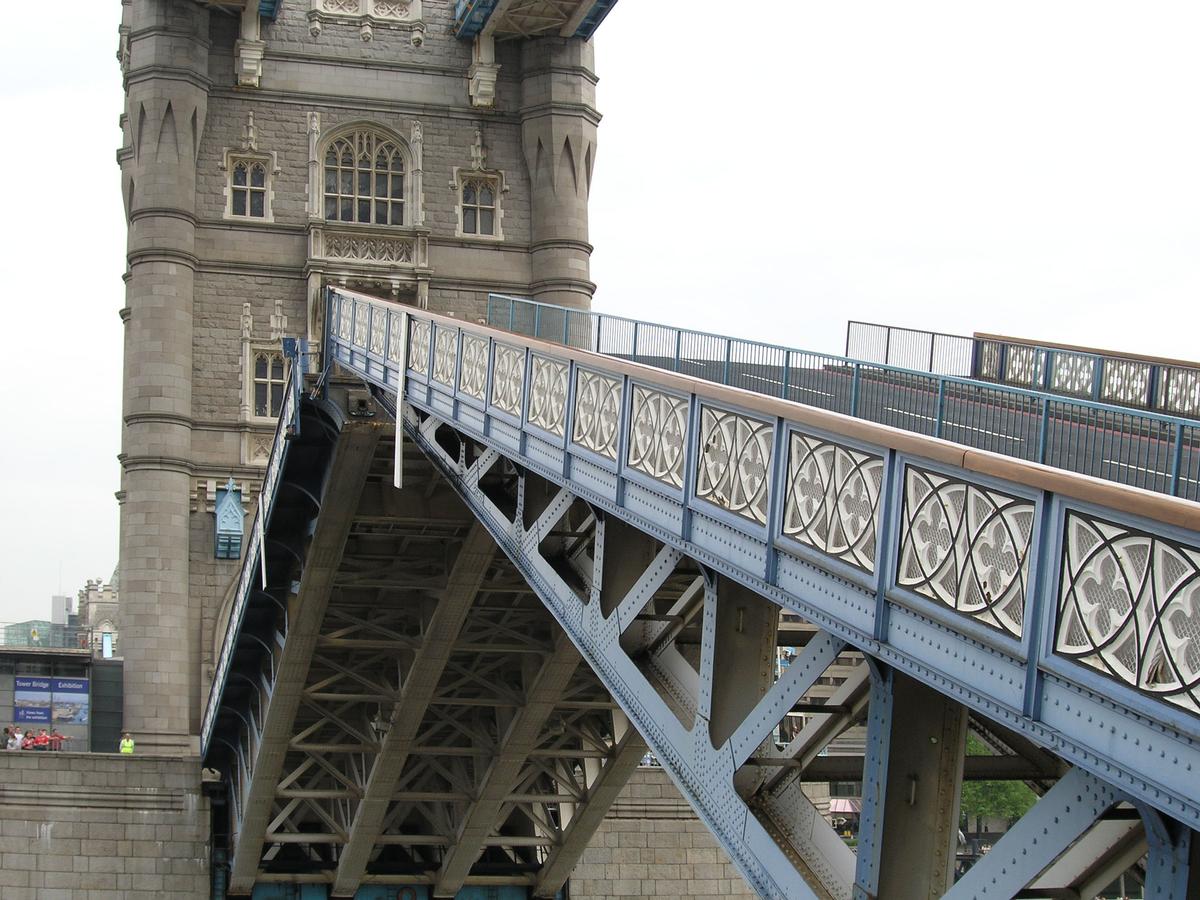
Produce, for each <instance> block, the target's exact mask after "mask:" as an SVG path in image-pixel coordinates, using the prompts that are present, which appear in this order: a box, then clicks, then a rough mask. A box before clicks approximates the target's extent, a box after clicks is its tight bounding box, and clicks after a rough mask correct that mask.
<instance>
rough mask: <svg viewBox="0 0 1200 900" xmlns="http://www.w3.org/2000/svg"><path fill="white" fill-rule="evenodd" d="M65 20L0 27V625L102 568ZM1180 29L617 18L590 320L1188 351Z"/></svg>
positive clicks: (109, 253) (96, 266)
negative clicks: (990, 334) (916, 333)
mask: <svg viewBox="0 0 1200 900" xmlns="http://www.w3.org/2000/svg"><path fill="white" fill-rule="evenodd" d="M289 2H295V0H289ZM439 2H440V0H439ZM55 10H56V11H55V16H54V28H53V29H52V33H50V32H48V33H47V34H46V35H44V36H43V35H41V34H40V33H39V34H34V33H33V32H30V31H29V30H28V29H17V28H10V29H6V30H4V32H3V34H2V35H0V48H2V50H3V52H2V54H0V104H2V107H0V112H2V113H3V117H4V121H5V122H6V123H7V126H8V127H7V128H6V133H7V134H8V135H9V137H8V139H7V140H6V141H4V142H2V143H0V154H2V157H0V159H2V162H3V171H4V172H5V173H6V178H5V185H6V190H5V193H4V199H5V201H6V203H5V206H6V212H7V214H6V215H5V217H4V225H3V226H2V227H3V229H4V232H5V234H4V241H3V244H2V246H3V251H2V252H0V275H2V278H3V284H4V286H5V290H6V294H7V299H6V302H5V303H4V311H5V327H4V334H5V336H6V337H7V340H6V342H5V347H6V349H7V351H8V353H9V356H10V363H9V366H8V371H9V386H8V390H7V392H6V394H7V414H6V415H5V418H4V421H5V425H4V426H3V428H4V434H3V440H0V478H2V479H3V484H2V485H0V498H2V500H0V510H2V511H3V515H0V621H20V620H22V619H26V618H32V617H35V616H43V617H44V616H46V615H48V612H49V597H50V595H51V594H54V593H57V592H58V591H59V590H60V588H61V589H62V590H63V591H65V592H67V593H70V594H74V593H75V591H76V590H77V589H78V588H79V587H80V586H82V584H83V582H84V580H85V579H87V578H90V577H97V576H100V577H104V578H105V579H107V578H108V576H109V575H110V573H111V572H112V570H113V568H114V566H115V565H116V559H117V538H116V530H117V506H116V502H115V500H114V498H113V493H114V492H115V491H116V489H117V486H118V478H119V472H118V467H117V463H116V453H117V449H118V440H119V417H120V366H121V353H122V350H121V325H120V321H119V319H118V318H117V310H119V309H120V308H121V306H122V305H123V293H124V291H123V285H122V282H121V274H122V272H123V271H124V245H125V225H124V220H123V217H122V215H121V206H120V194H119V186H118V177H117V167H116V163H115V161H114V154H115V152H116V149H117V146H118V144H119V143H120V133H119V131H118V129H117V116H118V115H119V113H120V111H121V103H122V99H121V85H120V74H119V71H118V68H117V64H116V61H115V59H114V52H115V50H116V44H117V22H118V19H119V12H120V4H119V3H118V2H117V0H65V2H62V3H59V4H57V5H56V7H55ZM1197 34H1200V4H1196V3H1194V2H1179V3H1170V2H1155V3H1152V4H1147V3H1139V4H1133V3H1128V2H1121V3H1105V2H1095V0H1092V2H1055V0H1040V2H1009V3H1004V4H1000V3H986V4H985V3H980V2H963V0H946V2H927V0H906V2H904V3H896V2H894V0H892V2H867V0H861V2H857V3H824V2H821V3H818V2H807V0H803V2H802V0H793V2H788V3H744V4H731V3H729V2H717V0H690V2H686V3H681V2H666V0H646V2H636V0H621V2H620V3H618V4H617V6H616V8H615V9H614V11H613V12H612V13H611V14H610V15H609V17H608V18H607V19H606V20H605V22H604V24H603V26H602V27H601V31H600V34H599V36H598V38H597V48H596V57H597V69H598V73H599V75H600V78H601V84H600V88H599V106H600V108H601V111H602V112H603V113H604V122H603V124H602V125H601V130H600V153H599V156H598V160H597V164H596V175H595V180H594V183H593V190H592V200H591V220H592V242H593V243H594V244H595V245H596V252H595V254H594V256H593V266H592V276H593V278H594V279H595V280H596V282H597V283H598V284H599V290H598V292H597V294H596V307H597V308H598V309H600V310H603V311H606V312H614V313H620V314H624V315H631V316H637V317H640V318H643V319H650V320H656V321H664V322H669V323H675V324H686V325H689V326H692V327H695V328H700V329H704V330H708V331H715V332H724V333H734V334H736V335H739V336H743V337H752V338H759V339H763V340H771V341H774V342H777V343H786V344H789V345H792V346H795V347H800V348H806V349H815V350H823V351H837V350H839V349H840V348H841V347H842V345H843V341H844V339H845V328H846V320H847V319H848V318H856V319H863V320H867V321H879V322H887V323H892V324H903V325H909V326H913V327H918V328H929V329H937V330H943V331H951V332H967V333H969V332H971V331H976V330H978V331H996V332H1002V333H1009V334H1016V335H1021V336H1025V337H1030V338H1037V339H1042V340H1048V341H1064V342H1070V343H1081V344H1088V345H1093V346H1099V347H1107V348H1112V349H1119V350H1129V351H1140V352H1145V353H1155V354H1159V355H1167V356H1177V357H1184V358H1191V359H1195V358H1197V357H1198V356H1200V350H1198V349H1197V347H1196V341H1197V325H1198V324H1200V312H1198V311H1197V299H1196V298H1197V297H1198V296H1200V252H1198V251H1200V162H1198V161H1200V117H1198V116H1197V115H1196V108H1197V93H1198V86H1200V54H1197V53H1196V52H1195V40H1196V36H1197Z"/></svg>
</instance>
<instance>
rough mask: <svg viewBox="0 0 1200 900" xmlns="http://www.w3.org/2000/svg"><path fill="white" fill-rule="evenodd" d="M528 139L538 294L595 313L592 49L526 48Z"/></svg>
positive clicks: (583, 45)
mask: <svg viewBox="0 0 1200 900" xmlns="http://www.w3.org/2000/svg"><path fill="white" fill-rule="evenodd" d="M521 63H522V77H521V139H522V144H523V147H524V152H525V165H526V167H527V168H528V170H529V182H530V189H531V191H532V197H531V205H532V246H531V254H532V261H531V268H532V275H533V278H532V284H531V290H532V292H533V296H534V298H535V299H537V300H540V301H542V302H545V303H557V304H561V305H563V306H572V307H576V308H584V309H586V308H588V307H590V306H591V303H592V294H593V293H594V292H595V290H596V286H595V284H593V283H592V281H591V279H590V278H589V277H588V275H589V271H588V262H589V259H590V257H591V254H592V245H591V244H589V243H588V219H587V212H588V210H587V205H588V193H589V191H590V189H591V182H592V164H593V162H594V160H595V157H596V126H597V125H598V124H599V122H600V114H599V113H598V112H597V111H596V76H595V75H594V74H593V72H592V45H591V44H590V43H588V42H587V41H584V40H581V39H579V38H568V39H559V38H539V39H538V40H534V41H526V42H525V43H524V45H523V47H522V53H521Z"/></svg>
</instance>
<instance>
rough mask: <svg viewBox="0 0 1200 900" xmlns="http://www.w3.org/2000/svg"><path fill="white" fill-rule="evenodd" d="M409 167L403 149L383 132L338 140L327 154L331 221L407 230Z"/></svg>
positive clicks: (327, 212) (362, 131) (327, 214)
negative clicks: (407, 175) (396, 226)
mask: <svg viewBox="0 0 1200 900" xmlns="http://www.w3.org/2000/svg"><path fill="white" fill-rule="evenodd" d="M405 162H406V160H405V152H404V150H403V148H402V147H401V146H400V144H399V143H398V142H397V141H395V140H392V139H391V138H388V137H385V136H383V135H381V134H378V133H377V132H374V131H369V130H366V129H360V130H358V131H355V132H352V133H351V134H347V135H343V136H342V137H338V138H335V139H334V140H333V141H331V142H330V143H329V146H328V147H327V148H326V150H325V176H324V178H325V180H324V195H325V208H324V215H325V219H326V221H329V222H355V223H359V224H363V225H403V224H404V223H405V219H404V216H405V211H404V207H405V192H404V188H405V175H406V170H407V167H406V165H405Z"/></svg>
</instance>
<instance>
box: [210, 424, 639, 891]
mask: <svg viewBox="0 0 1200 900" xmlns="http://www.w3.org/2000/svg"><path fill="white" fill-rule="evenodd" d="M307 408H308V405H307V404H306V405H305V409H307ZM390 432H391V429H390V428H386V427H383V428H381V426H379V425H377V424H374V423H362V422H353V421H352V422H349V423H345V424H342V426H341V430H340V432H339V431H337V430H336V429H335V428H332V427H331V428H326V429H319V428H316V427H309V428H305V430H304V432H303V434H304V435H305V436H306V437H307V440H308V442H309V443H310V444H312V445H313V447H312V450H311V452H309V451H308V449H306V447H307V445H306V447H305V448H301V447H298V446H293V448H292V450H291V453H290V455H289V466H288V467H285V471H284V476H283V477H284V484H285V487H284V492H285V493H286V492H287V491H288V490H290V488H288V487H287V485H289V484H290V483H291V482H290V481H289V479H290V478H291V479H294V478H295V476H296V474H297V473H298V472H300V471H303V472H304V473H305V474H306V477H307V479H308V484H309V488H310V489H309V490H307V491H305V492H304V496H305V497H306V498H307V501H306V502H307V504H308V507H309V509H310V515H309V516H308V518H307V519H296V518H292V517H290V516H288V515H286V514H285V515H281V516H278V517H277V518H276V519H275V522H274V524H277V526H278V527H273V528H271V529H269V530H268V531H267V534H266V543H267V545H268V546H272V545H274V544H280V545H283V544H287V546H288V547H289V548H290V549H289V550H288V552H287V554H285V555H274V556H269V557H268V567H267V572H268V588H267V590H266V591H265V592H262V596H261V597H260V598H259V600H258V601H256V602H255V603H254V604H252V605H251V607H250V610H251V616H250V618H248V619H247V621H246V622H245V623H244V626H243V631H242V641H241V642H240V643H239V647H240V648H241V649H240V650H239V651H238V653H237V654H236V655H235V657H234V662H233V664H232V666H231V676H230V687H229V688H227V691H226V695H225V703H224V704H223V706H222V707H221V711H220V715H219V720H218V723H217V726H216V730H215V732H214V741H213V749H212V750H210V753H209V758H208V762H209V764H210V765H219V766H221V767H222V768H223V769H224V771H225V772H226V775H227V778H228V780H229V783H230V792H229V793H230V810H231V817H232V823H231V829H230V831H231V834H232V836H233V837H232V845H233V846H232V851H233V852H232V854H231V855H232V864H231V873H230V874H231V878H230V889H231V891H237V892H249V891H250V890H251V889H252V888H253V886H254V885H255V884H256V883H261V882H268V881H308V882H325V883H327V884H328V885H329V889H330V891H331V893H332V894H333V895H334V896H342V895H344V896H351V895H353V894H354V893H355V891H356V890H357V889H358V887H359V886H360V885H362V884H389V883H391V884H408V885H415V884H428V885H430V886H431V887H432V889H433V890H434V891H435V892H436V893H437V895H438V896H453V895H454V893H455V892H457V890H458V889H459V888H460V887H462V886H463V885H465V884H475V885H488V884H494V885H501V884H507V885H512V884H523V885H526V886H527V887H528V888H529V889H530V891H531V892H532V893H534V894H535V895H536V896H554V895H555V893H556V892H557V891H558V890H559V888H561V886H562V885H563V883H564V882H565V881H566V878H567V876H568V875H569V873H570V870H571V869H572V868H573V867H574V865H575V862H576V861H577V860H578V857H579V854H580V853H581V852H582V851H583V849H584V848H585V847H586V846H587V842H588V840H589V839H590V838H591V835H592V833H593V831H594V830H595V828H596V826H597V825H598V824H599V822H600V820H601V819H602V818H603V816H604V813H605V812H606V810H607V808H608V805H609V804H610V803H611V802H612V800H613V799H614V798H615V796H616V794H617V792H619V791H620V789H621V788H622V787H623V786H624V784H625V781H626V780H627V779H628V777H629V775H630V773H631V772H632V770H633V767H634V766H636V764H637V761H638V760H639V759H640V758H641V757H642V755H643V754H644V753H645V744H644V743H643V742H642V741H641V739H640V738H639V737H638V735H637V733H636V732H635V731H634V730H633V729H632V728H631V727H630V726H629V724H628V720H627V719H626V717H625V716H624V714H623V713H622V712H621V711H620V709H619V708H618V707H617V706H616V704H615V703H614V702H613V701H612V699H611V697H610V696H609V694H608V692H607V691H606V690H605V689H604V688H603V686H602V685H601V684H600V683H599V681H598V679H597V678H596V676H595V675H594V674H593V673H592V672H591V670H589V669H588V668H587V667H586V666H581V665H580V657H579V654H578V651H576V649H575V647H574V645H573V644H572V643H571V642H570V641H569V640H567V639H566V637H565V636H564V635H563V634H562V632H561V630H559V629H558V627H557V626H556V625H555V623H554V621H553V619H552V618H551V617H550V616H549V614H548V613H547V612H546V610H545V609H544V607H543V606H542V605H541V604H540V603H539V602H538V600H537V599H536V597H534V595H533V594H532V593H531V591H530V589H529V587H528V585H527V584H526V583H525V582H524V580H523V579H521V577H520V575H519V574H518V573H517V572H516V571H515V570H514V568H513V567H512V565H511V564H510V563H509V562H508V561H507V560H506V559H505V558H504V557H503V556H501V555H497V554H496V552H495V551H496V545H495V543H494V541H493V540H492V538H491V537H490V536H489V535H488V533H487V531H486V529H485V528H484V527H483V526H482V525H481V524H480V523H478V522H477V521H476V520H475V519H474V517H473V516H471V515H470V514H469V513H468V512H467V510H466V509H465V508H464V507H463V505H462V504H461V502H460V501H459V500H458V498H457V497H456V496H455V494H454V492H453V491H452V490H451V489H450V488H449V486H448V485H447V484H446V483H445V482H444V481H443V480H442V479H441V478H439V477H438V475H437V473H436V471H435V470H434V469H433V467H432V466H431V465H430V464H429V461H428V460H427V459H425V458H424V457H423V456H422V455H421V454H420V453H417V452H416V451H415V450H414V451H411V452H410V453H409V455H408V457H407V459H406V462H405V467H406V472H407V478H408V484H409V485H410V487H409V488H408V489H406V490H405V491H396V490H395V489H393V488H392V487H391V484H390V481H391V472H390V468H391V458H392V454H393V449H392V440H391V439H390ZM381 438H382V439H381ZM318 439H320V441H321V443H320V444H319V445H318V444H317V441H318ZM302 463H304V465H303V468H302V466H301V464H302ZM318 510H324V513H323V514H321V515H317V511H318ZM289 512H290V510H289ZM285 520H286V521H287V522H288V525H287V527H288V528H289V529H290V530H291V532H294V533H295V534H296V535H297V537H296V539H295V540H291V541H290V542H289V541H286V540H284V537H285V535H284V532H283V525H284V522H285ZM268 594H269V595H270V599H267V595H268Z"/></svg>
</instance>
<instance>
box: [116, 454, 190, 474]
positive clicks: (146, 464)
mask: <svg viewBox="0 0 1200 900" xmlns="http://www.w3.org/2000/svg"><path fill="white" fill-rule="evenodd" d="M117 460H118V461H119V462H120V463H121V471H122V472H142V471H151V472H161V471H167V472H178V473H179V474H181V475H187V476H191V474H192V473H193V472H194V471H195V470H196V467H195V465H194V464H193V463H192V462H191V461H190V460H186V459H180V458H179V457H178V456H130V455H128V454H125V453H121V454H119V455H118V456H117Z"/></svg>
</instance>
